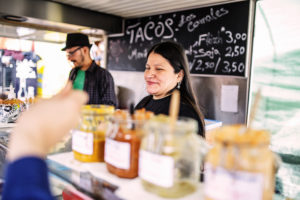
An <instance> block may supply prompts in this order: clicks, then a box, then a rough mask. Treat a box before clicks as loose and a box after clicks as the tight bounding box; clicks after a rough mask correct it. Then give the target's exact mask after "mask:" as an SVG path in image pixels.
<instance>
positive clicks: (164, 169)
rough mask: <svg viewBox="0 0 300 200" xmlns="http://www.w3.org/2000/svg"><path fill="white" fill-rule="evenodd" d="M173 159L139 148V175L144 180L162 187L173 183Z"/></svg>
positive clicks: (170, 185)
mask: <svg viewBox="0 0 300 200" xmlns="http://www.w3.org/2000/svg"><path fill="white" fill-rule="evenodd" d="M173 171H174V159H173V158H172V157H170V156H163V155H158V154H154V153H151V152H148V151H144V150H140V158H139V176H140V177H141V178H142V179H144V180H145V181H149V182H151V183H153V184H155V185H158V186H162V187H172V186H173V184H174V173H173Z"/></svg>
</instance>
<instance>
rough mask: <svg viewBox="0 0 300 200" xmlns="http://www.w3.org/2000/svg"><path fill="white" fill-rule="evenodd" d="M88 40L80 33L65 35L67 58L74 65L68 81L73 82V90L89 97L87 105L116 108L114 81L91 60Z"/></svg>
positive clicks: (64, 49)
mask: <svg viewBox="0 0 300 200" xmlns="http://www.w3.org/2000/svg"><path fill="white" fill-rule="evenodd" d="M91 46H92V45H91V44H90V43H89V39H88V37H87V36H86V35H84V34H81V33H69V34H68V35H67V41H66V47H64V48H63V49H62V51H66V55H67V58H68V60H69V61H70V62H72V63H73V64H74V68H73V69H72V70H71V72H70V75H69V79H70V80H71V81H72V82H73V89H77V90H84V91H86V92H87V93H88V95H89V101H88V103H87V104H106V105H114V106H115V107H116V106H117V98H116V94H115V90H114V80H113V78H112V76H111V74H110V73H109V72H108V71H107V70H105V69H103V68H101V67H100V66H99V65H97V64H96V63H95V61H93V60H92V59H91V56H90V47H91Z"/></svg>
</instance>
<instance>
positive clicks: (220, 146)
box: [204, 125, 275, 200]
mask: <svg viewBox="0 0 300 200" xmlns="http://www.w3.org/2000/svg"><path fill="white" fill-rule="evenodd" d="M269 142H270V135H269V133H268V132H267V131H264V130H253V129H251V130H247V129H246V128H245V127H244V126H241V125H232V126H224V127H222V128H220V129H218V130H217V132H216V135H215V144H214V147H213V148H212V149H211V150H210V151H209V153H208V154H207V156H206V161H205V173H204V174H205V199H206V200H221V199H222V200H231V199H242V200H272V196H273V193H274V174H275V157H274V154H273V153H272V152H271V151H270V149H269Z"/></svg>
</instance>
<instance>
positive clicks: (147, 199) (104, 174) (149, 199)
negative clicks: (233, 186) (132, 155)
mask: <svg viewBox="0 0 300 200" xmlns="http://www.w3.org/2000/svg"><path fill="white" fill-rule="evenodd" d="M48 159H50V160H53V161H56V162H58V163H60V164H62V165H64V166H67V167H69V168H71V169H74V170H77V171H82V172H83V171H88V172H90V173H92V174H93V175H94V176H96V177H98V178H102V179H104V180H106V181H109V182H110V183H112V184H115V185H117V186H119V189H118V190H117V191H116V194H117V195H118V196H119V197H120V198H124V199H126V200H137V199H143V200H163V199H166V198H162V197H159V196H157V195H155V194H152V193H149V192H147V191H145V189H144V188H143V186H142V184H141V182H140V179H139V178H135V179H122V178H118V177H117V176H115V175H113V174H111V173H109V172H108V171H107V169H106V166H105V163H83V162H79V161H77V160H75V159H74V157H73V153H72V152H67V153H59V154H54V155H49V156H48ZM177 199H178V198H177ZM180 199H182V200H196V199H197V200H201V199H203V184H201V183H200V182H199V185H198V188H197V191H196V192H194V193H192V194H190V195H187V196H185V197H183V198H180Z"/></svg>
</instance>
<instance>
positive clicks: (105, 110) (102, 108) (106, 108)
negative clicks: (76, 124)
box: [81, 104, 115, 115]
mask: <svg viewBox="0 0 300 200" xmlns="http://www.w3.org/2000/svg"><path fill="white" fill-rule="evenodd" d="M81 111H82V113H84V114H88V113H96V114H102V115H103V114H113V113H114V111H115V107H114V106H111V105H102V104H99V105H96V104H91V105H84V106H83V107H82V109H81Z"/></svg>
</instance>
